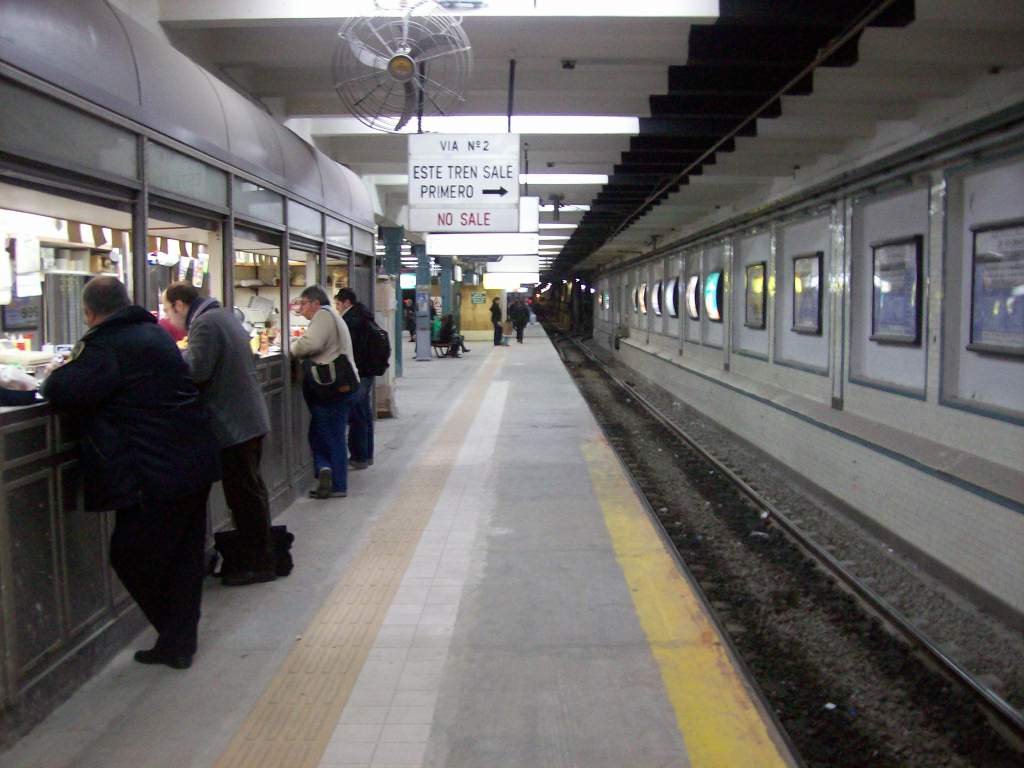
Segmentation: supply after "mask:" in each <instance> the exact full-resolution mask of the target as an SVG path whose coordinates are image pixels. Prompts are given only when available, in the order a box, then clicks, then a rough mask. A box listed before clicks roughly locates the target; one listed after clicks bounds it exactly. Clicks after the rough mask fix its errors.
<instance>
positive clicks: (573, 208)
mask: <svg viewBox="0 0 1024 768" xmlns="http://www.w3.org/2000/svg"><path fill="white" fill-rule="evenodd" d="M554 210H555V206H553V205H542V206H541V207H540V212H541V213H551V212H552V211H554ZM558 210H560V211H561V212H562V213H586V212H587V211H589V210H590V206H589V205H573V204H570V205H560V206H559V207H558Z"/></svg>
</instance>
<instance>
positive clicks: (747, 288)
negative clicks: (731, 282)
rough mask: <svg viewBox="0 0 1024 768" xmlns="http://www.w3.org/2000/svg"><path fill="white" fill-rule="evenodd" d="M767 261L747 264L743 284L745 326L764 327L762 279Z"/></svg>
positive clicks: (766, 267)
mask: <svg viewBox="0 0 1024 768" xmlns="http://www.w3.org/2000/svg"><path fill="white" fill-rule="evenodd" d="M767 269H768V262H765V261H759V262H757V263H756V264H747V268H746V281H745V284H744V312H743V324H744V325H745V326H747V328H764V326H765V315H764V306H765V305H764V279H765V272H766V271H767Z"/></svg>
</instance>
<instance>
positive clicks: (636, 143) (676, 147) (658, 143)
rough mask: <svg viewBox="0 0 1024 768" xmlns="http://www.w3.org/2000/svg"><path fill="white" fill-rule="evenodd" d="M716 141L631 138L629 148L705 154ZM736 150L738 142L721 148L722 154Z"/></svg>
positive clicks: (686, 137) (681, 138) (650, 136)
mask: <svg viewBox="0 0 1024 768" xmlns="http://www.w3.org/2000/svg"><path fill="white" fill-rule="evenodd" d="M714 143H715V142H714V140H712V139H710V138H708V137H706V136H705V137H699V136H698V137H689V136H653V135H644V136H631V137H630V139H629V148H630V149H635V150H648V149H650V150H659V149H668V150H672V151H674V152H687V151H692V152H704V151H705V150H707V149H709V148H710V147H711V145H712V144H714ZM735 148H736V142H734V141H732V140H730V141H729V142H728V144H727V145H723V146H722V147H720V148H719V151H721V152H732V151H733V150H734V149H735Z"/></svg>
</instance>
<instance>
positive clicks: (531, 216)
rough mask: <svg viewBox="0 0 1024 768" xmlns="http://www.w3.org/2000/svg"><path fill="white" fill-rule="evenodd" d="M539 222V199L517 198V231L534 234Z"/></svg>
mask: <svg viewBox="0 0 1024 768" xmlns="http://www.w3.org/2000/svg"><path fill="white" fill-rule="evenodd" d="M539 221H540V198H539V197H520V198H519V231H520V232H536V231H537V226H538V222H539Z"/></svg>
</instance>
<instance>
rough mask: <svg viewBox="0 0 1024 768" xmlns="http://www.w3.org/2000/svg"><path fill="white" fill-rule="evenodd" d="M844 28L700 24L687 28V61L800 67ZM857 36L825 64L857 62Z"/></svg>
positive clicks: (850, 64)
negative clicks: (767, 63)
mask: <svg viewBox="0 0 1024 768" xmlns="http://www.w3.org/2000/svg"><path fill="white" fill-rule="evenodd" d="M842 32H843V30H842V29H841V28H839V27H802V28H794V27H748V26H739V25H737V26H730V25H715V26H708V27H705V26H700V25H696V26H693V27H691V28H690V47H689V50H690V57H689V59H688V63H690V64H704V65H709V64H710V65H717V64H737V63H745V64H750V65H755V66H756V65H757V64H759V63H760V62H763V61H770V62H772V63H773V64H774V65H775V66H779V65H783V66H794V67H800V66H801V65H804V64H806V63H807V62H808V61H811V60H813V59H814V57H815V56H817V55H818V51H819V50H820V49H822V48H824V47H825V45H826V44H827V43H828V42H829V41H830V40H832V39H834V38H838V37H839V36H840V35H841V34H842ZM859 40H860V35H859V34H857V35H854V36H853V37H852V38H851V39H850V40H848V41H846V42H845V43H844V44H843V45H841V46H839V48H838V49H837V50H836V51H835V52H833V53H832V54H831V55H830V56H829V57H828V58H827V59H826V60H825V61H824V62H823V66H826V67H850V66H853V65H854V64H856V63H857V42H858V41H859Z"/></svg>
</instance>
